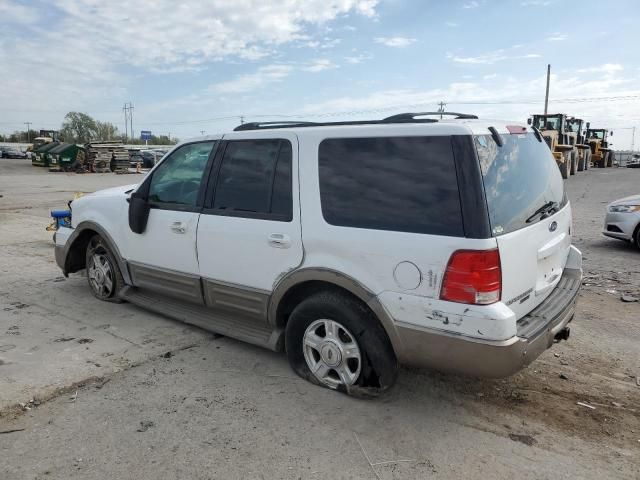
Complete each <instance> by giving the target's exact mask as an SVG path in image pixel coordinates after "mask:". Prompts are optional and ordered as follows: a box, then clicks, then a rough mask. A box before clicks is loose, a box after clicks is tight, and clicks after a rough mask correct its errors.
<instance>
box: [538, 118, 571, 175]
mask: <svg viewBox="0 0 640 480" xmlns="http://www.w3.org/2000/svg"><path fill="white" fill-rule="evenodd" d="M527 123H528V124H529V125H532V126H533V127H534V128H536V129H538V130H539V131H540V133H541V134H542V138H544V141H545V142H546V143H547V145H548V146H549V149H550V150H551V153H552V154H553V157H554V158H555V159H556V163H557V164H558V168H559V169H560V173H561V174H562V178H569V175H572V174H575V173H576V171H577V149H576V147H575V145H571V143H570V139H569V135H568V132H567V116H566V115H565V114H564V113H554V114H548V115H538V114H536V115H533V117H532V118H529V119H528V120H527Z"/></svg>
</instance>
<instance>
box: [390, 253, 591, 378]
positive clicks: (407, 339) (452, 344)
mask: <svg viewBox="0 0 640 480" xmlns="http://www.w3.org/2000/svg"><path fill="white" fill-rule="evenodd" d="M572 257H573V258H572ZM581 285H582V254H581V253H580V251H579V250H578V249H576V248H575V247H571V253H570V258H569V262H568V264H567V267H566V268H565V270H564V273H563V275H562V278H561V279H560V282H559V283H558V285H557V286H556V288H555V289H554V290H553V292H551V294H550V295H549V297H547V299H546V300H545V301H544V302H542V303H541V304H540V305H539V306H538V307H537V308H536V309H534V310H532V311H531V312H530V313H529V314H528V315H526V316H525V317H523V318H521V319H520V320H518V325H517V334H516V336H514V337H512V338H510V339H508V340H503V341H486V340H482V339H477V338H471V337H465V336H462V335H454V334H448V333H443V332H441V331H435V330H431V329H422V328H419V327H415V326H413V325H411V326H409V325H407V324H397V331H398V336H399V339H400V343H401V345H402V347H401V349H402V352H397V353H399V355H398V357H399V358H400V361H401V362H402V363H404V364H408V365H413V366H419V367H428V368H434V369H436V370H441V371H446V372H453V373H459V374H464V375H472V376H478V377H494V378H499V377H507V376H509V375H512V374H513V373H515V372H517V371H519V370H521V369H522V368H524V367H526V366H527V365H529V364H530V363H531V362H533V361H534V360H535V359H536V358H538V357H539V356H540V354H542V352H544V351H545V350H546V349H547V348H549V347H550V346H551V345H553V343H554V339H555V337H556V335H558V333H560V332H561V331H563V330H564V329H565V328H566V327H567V325H568V324H569V322H571V320H573V316H574V314H575V308H576V301H577V298H578V292H579V291H580V287H581Z"/></svg>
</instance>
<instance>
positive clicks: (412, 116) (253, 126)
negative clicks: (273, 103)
mask: <svg viewBox="0 0 640 480" xmlns="http://www.w3.org/2000/svg"><path fill="white" fill-rule="evenodd" d="M426 115H448V116H454V117H455V118H456V119H477V118H478V117H477V116H476V115H469V114H467V113H454V112H418V113H399V114H398V115H392V116H391V117H387V118H383V119H382V120H350V121H343V122H306V121H282V122H248V123H243V124H242V125H238V126H237V127H236V128H234V129H233V131H234V132H241V131H243V130H268V129H272V128H298V127H324V126H326V127H337V126H346V125H380V124H388V123H435V122H437V121H438V120H437V119H435V118H416V117H422V116H426Z"/></svg>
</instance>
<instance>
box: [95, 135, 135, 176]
mask: <svg viewBox="0 0 640 480" xmlns="http://www.w3.org/2000/svg"><path fill="white" fill-rule="evenodd" d="M87 165H88V166H89V168H90V170H91V171H93V172H96V173H107V172H116V171H128V170H129V152H128V151H127V149H126V148H124V145H123V144H122V143H121V142H117V141H114V142H95V143H89V144H88V145H87Z"/></svg>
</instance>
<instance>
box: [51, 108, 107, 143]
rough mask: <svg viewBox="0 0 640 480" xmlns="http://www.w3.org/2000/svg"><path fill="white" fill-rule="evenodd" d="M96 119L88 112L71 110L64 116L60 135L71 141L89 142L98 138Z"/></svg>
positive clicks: (66, 140)
mask: <svg viewBox="0 0 640 480" xmlns="http://www.w3.org/2000/svg"><path fill="white" fill-rule="evenodd" d="M97 133H98V132H97V125H96V121H95V120H94V119H93V118H91V117H90V116H89V115H87V114H86V113H80V112H69V113H67V114H66V115H65V116H64V122H62V128H61V129H60V137H61V138H62V139H64V141H65V142H69V143H89V142H90V141H91V140H95V139H97Z"/></svg>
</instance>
